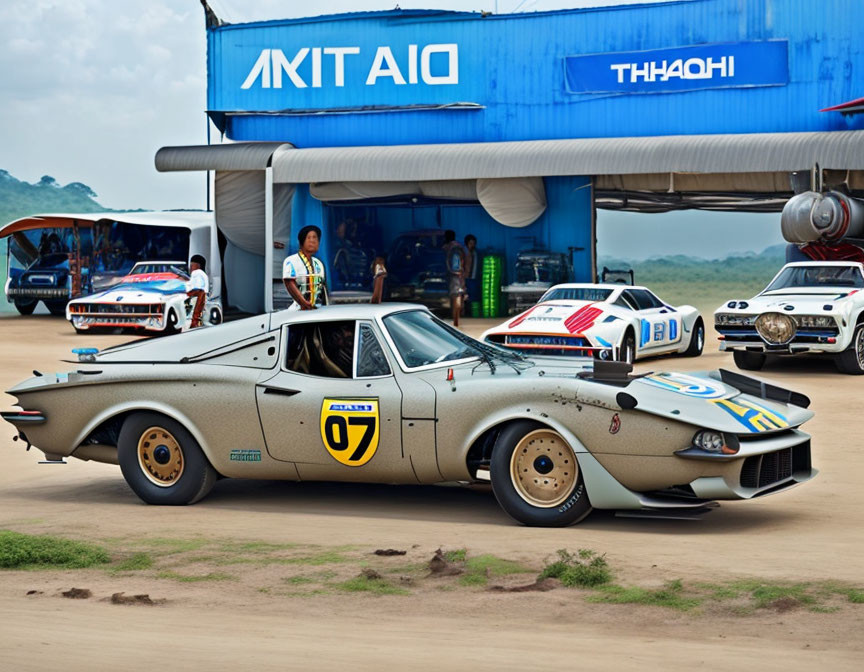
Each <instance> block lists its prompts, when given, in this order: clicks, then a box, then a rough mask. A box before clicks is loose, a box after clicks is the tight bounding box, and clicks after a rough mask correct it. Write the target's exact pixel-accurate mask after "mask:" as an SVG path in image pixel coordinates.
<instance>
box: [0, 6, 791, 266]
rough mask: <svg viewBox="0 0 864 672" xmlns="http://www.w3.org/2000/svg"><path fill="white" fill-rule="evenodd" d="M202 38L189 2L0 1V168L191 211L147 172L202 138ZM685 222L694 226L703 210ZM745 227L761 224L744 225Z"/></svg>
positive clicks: (195, 186) (671, 225) (753, 237)
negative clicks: (170, 149) (168, 150)
mask: <svg viewBox="0 0 864 672" xmlns="http://www.w3.org/2000/svg"><path fill="white" fill-rule="evenodd" d="M630 1H632V2H644V1H645V0H630ZM395 4H396V2H395V1H394V0H388V1H384V2H376V1H374V0H364V1H363V2H356V1H355V2H349V1H347V0H319V1H318V2H315V3H309V2H287V1H286V0H246V1H244V0H210V5H211V6H212V7H213V9H214V10H215V11H216V13H217V15H219V16H220V18H222V19H224V20H226V21H228V22H232V23H237V22H243V21H253V20H265V19H277V18H287V17H294V16H305V15H310V14H320V13H322V12H327V13H332V12H342V11H357V10H359V9H390V8H392V7H393V6H394V5H395ZM398 4H399V6H401V7H402V8H403V9H408V8H418V7H424V8H443V9H461V10H486V11H495V9H496V2H495V0H485V1H483V0H478V1H471V0H459V1H456V0H453V1H447V0H444V1H440V0H439V1H437V2H435V1H430V0H420V1H417V2H415V1H411V0H398ZM608 4H616V3H615V2H613V1H612V0H577V1H572V0H571V1H570V2H563V1H559V0H525V1H524V2H523V1H522V0H499V1H498V3H497V9H498V11H499V12H501V13H504V12H509V11H514V10H518V11H537V10H546V9H560V8H566V7H576V6H582V7H585V6H597V5H608ZM617 4H623V2H618V3H617ZM305 8H312V9H310V10H307V9H305ZM204 37H205V31H204V19H203V12H202V9H201V6H200V4H199V1H198V0H141V1H139V2H134V1H132V0H123V1H122V2H118V1H117V0H0V45H4V46H3V48H2V49H0V168H2V169H5V170H8V171H9V172H10V173H12V174H13V175H14V176H15V177H17V178H19V179H23V180H26V181H28V182H34V181H37V180H38V179H39V178H40V177H41V176H42V175H46V174H47V175H52V176H53V177H54V178H56V179H57V180H58V182H60V183H61V184H66V183H68V182H84V183H85V184H87V185H89V186H90V187H91V188H92V189H93V190H94V191H95V192H96V193H97V194H98V195H99V202H100V203H102V204H103V205H105V206H107V207H111V208H153V209H162V208H198V207H203V204H204V191H205V189H204V177H203V176H202V175H201V174H198V173H167V174H160V173H157V172H156V170H155V168H154V167H153V156H154V154H155V153H156V150H157V149H159V147H161V146H163V145H179V144H203V143H205V142H206V128H207V125H206V118H205V116H204V108H205V104H206V82H205V57H206V54H205V39H204ZM692 217H693V221H697V220H699V218H700V217H703V215H699V214H698V213H697V214H695V215H693V216H692ZM679 220H680V221H679ZM643 221H648V222H651V223H654V222H656V223H657V224H658V225H660V226H661V227H662V233H661V234H658V235H656V236H651V237H650V238H651V240H648V241H644V242H643V243H641V244H638V245H632V243H633V240H632V236H633V234H634V232H636V231H639V230H641V228H642V224H641V222H643ZM721 221H724V222H727V221H728V222H729V226H731V227H732V229H738V228H740V233H741V235H737V234H735V235H731V236H720V237H719V238H722V240H723V241H725V244H726V246H727V247H728V246H729V245H732V242H733V241H734V240H743V241H745V243H744V244H743V245H742V244H739V245H737V246H735V245H732V249H736V250H738V249H761V248H762V247H765V244H763V243H766V244H772V243H773V242H779V223H777V224H774V223H773V220H770V219H769V218H767V217H765V216H758V217H757V218H756V219H750V218H748V217H747V216H740V215H733V216H728V217H724V218H723V220H721ZM600 222H601V226H606V227H607V231H606V232H605V234H606V235H604V236H601V242H602V243H603V247H604V248H605V247H607V246H611V247H613V248H617V247H618V243H619V242H620V243H621V246H622V249H624V248H625V247H628V244H629V246H630V247H632V248H633V252H634V254H626V255H624V254H622V255H621V256H628V257H633V258H636V257H637V256H647V255H650V254H659V253H662V252H664V251H668V250H669V243H670V242H672V241H676V242H675V245H673V247H674V248H675V249H673V250H672V251H673V252H684V253H687V254H696V253H699V251H700V249H701V248H703V247H704V244H703V243H704V241H702V240H701V237H699V236H697V237H694V236H692V232H691V231H688V228H687V225H686V223H685V220H684V219H681V218H678V219H676V218H674V217H672V218H663V219H660V218H659V216H658V217H656V218H654V219H651V220H648V219H647V218H644V217H643V218H638V219H637V220H633V219H632V218H629V219H628V218H626V217H625V218H624V219H620V218H619V217H618V215H617V213H613V214H612V215H606V214H603V215H601V219H600ZM630 222H635V224H631V223H630ZM752 222H762V223H761V224H757V225H756V226H755V227H753V226H752V225H751V223H752ZM778 222H779V219H778ZM619 230H620V233H618V231H619ZM659 230H660V229H659V228H658V231H659ZM754 231H755V233H754ZM734 233H735V232H733V234H734ZM773 234H776V235H773ZM730 238H731V239H732V240H729V239H730ZM774 239H777V240H774ZM717 242H718V244H722V241H720V240H718V241H717ZM601 251H603V252H606V250H601ZM615 252H616V250H615V249H613V250H609V251H608V253H610V254H612V253H615ZM634 255H635V256H634Z"/></svg>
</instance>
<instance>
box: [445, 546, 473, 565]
mask: <svg viewBox="0 0 864 672" xmlns="http://www.w3.org/2000/svg"><path fill="white" fill-rule="evenodd" d="M467 557H468V550H467V549H465V548H457V549H456V550H454V551H444V559H445V560H446V561H447V562H465V558H467Z"/></svg>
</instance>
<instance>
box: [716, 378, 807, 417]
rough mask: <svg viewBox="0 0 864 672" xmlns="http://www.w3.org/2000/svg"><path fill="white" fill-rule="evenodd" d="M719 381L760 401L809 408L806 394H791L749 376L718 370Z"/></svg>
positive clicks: (789, 391) (784, 389)
mask: <svg viewBox="0 0 864 672" xmlns="http://www.w3.org/2000/svg"><path fill="white" fill-rule="evenodd" d="M720 380H721V381H723V382H724V383H726V384H727V385H731V386H732V387H737V388H738V389H739V390H741V391H742V392H744V393H746V394H752V395H753V396H755V397H759V398H761V399H771V400H773V401H781V402H783V403H784V404H792V405H794V406H800V407H801V408H808V407H809V406H810V397H808V396H807V395H806V394H801V393H800V392H793V391H792V390H787V389H786V388H784V387H778V386H777V385H772V384H771V383H766V382H765V381H764V380H759V379H758V378H751V377H750V376H745V375H742V374H740V373H735V372H734V371H728V370H726V369H720Z"/></svg>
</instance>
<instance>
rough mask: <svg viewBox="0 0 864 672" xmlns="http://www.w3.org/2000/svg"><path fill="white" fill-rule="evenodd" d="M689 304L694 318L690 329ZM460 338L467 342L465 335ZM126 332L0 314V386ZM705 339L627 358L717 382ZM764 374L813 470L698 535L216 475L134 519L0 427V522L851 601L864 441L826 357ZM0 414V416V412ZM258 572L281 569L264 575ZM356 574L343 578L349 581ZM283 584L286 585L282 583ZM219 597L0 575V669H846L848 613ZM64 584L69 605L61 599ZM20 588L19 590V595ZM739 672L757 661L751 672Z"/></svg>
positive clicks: (862, 582) (496, 598) (472, 503)
mask: <svg viewBox="0 0 864 672" xmlns="http://www.w3.org/2000/svg"><path fill="white" fill-rule="evenodd" d="M705 308H706V310H705V311H703V314H706V315H710V311H709V310H707V309H708V307H707V306H706V307H705ZM465 328H466V330H467V331H469V332H470V333H474V334H479V332H480V331H482V329H483V328H485V326H484V324H483V323H482V321H479V320H473V321H471V320H469V321H466V325H465ZM123 340H128V337H127V336H113V335H106V336H94V337H76V336H75V335H74V334H73V333H71V328H70V327H69V326H68V324H67V323H66V322H65V321H63V320H62V319H57V318H51V317H49V316H33V317H30V318H20V317H18V316H12V315H3V316H0V384H2V386H3V389H7V388H8V387H9V386H11V385H12V384H13V383H15V382H17V381H19V380H21V379H23V378H26V377H28V376H29V375H31V373H30V372H31V370H32V369H34V368H35V369H40V370H43V371H54V370H65V369H66V368H67V365H65V364H62V363H60V362H59V360H60V359H65V358H70V357H71V353H70V349H71V348H72V347H75V346H80V345H82V344H86V345H95V346H98V347H104V346H107V345H109V344H114V343H118V342H121V341H123ZM715 344H716V341H715V340H714V339H713V334H709V340H708V346H707V348H706V353H705V355H703V357H701V358H698V359H664V360H655V361H649V362H643V363H640V364H638V365H637V369H638V370H642V371H644V370H666V369H673V368H674V369H678V370H700V369H713V368H719V367H728V368H734V365H733V364H732V361H731V357H730V356H727V355H725V354H721V353H719V352H718V351H717V348H716V345H715ZM763 375H764V376H767V377H769V378H773V379H775V380H777V381H778V382H779V383H781V384H783V385H785V386H787V387H792V388H793V389H796V390H799V391H801V392H804V393H805V394H808V395H810V396H811V398H812V399H813V406H812V408H813V409H814V410H815V411H816V417H815V418H814V419H813V420H812V421H811V422H810V423H808V425H807V426H806V427H805V429H807V430H808V431H809V432H810V433H811V434H813V436H814V443H813V446H814V457H813V459H814V464H815V465H816V467H817V468H819V469H820V471H821V473H820V475H819V477H818V478H817V479H816V480H814V481H813V482H811V483H809V484H805V485H804V486H802V487H800V488H796V489H794V490H792V491H789V492H786V493H782V494H780V495H777V496H773V497H768V498H765V499H762V500H758V501H751V502H740V503H730V504H726V505H724V506H723V507H721V508H720V509H719V510H717V511H715V512H712V513H711V514H710V515H708V516H706V517H705V518H704V519H702V520H700V521H686V522H684V521H654V520H634V519H626V518H617V517H615V516H614V515H612V514H610V513H597V512H595V513H594V514H593V515H592V516H591V517H589V519H587V520H586V521H585V522H583V523H582V524H580V525H578V526H576V527H571V528H566V529H554V530H548V529H529V528H522V527H518V526H515V525H514V524H513V523H512V522H511V521H510V520H509V519H508V518H507V517H506V516H505V515H504V514H503V513H502V512H501V511H500V510H499V508H498V506H497V504H496V503H495V501H494V499H493V498H492V496H491V495H490V494H489V493H488V492H483V491H482V490H469V489H461V488H451V487H372V486H360V485H335V484H315V483H303V484H290V483H271V482H262V481H246V482H239V481H236V482H235V481H221V482H220V483H218V484H217V486H216V488H215V489H214V491H213V493H212V494H211V495H210V496H209V497H208V498H207V499H206V500H205V501H203V502H201V503H199V504H197V505H195V506H192V507H185V508H170V509H169V508H164V509H163V508H156V507H148V506H146V505H143V504H142V503H140V501H139V500H138V499H137V498H136V497H135V496H134V495H133V494H132V493H131V491H129V490H128V488H127V487H126V485H125V483H124V481H123V479H122V476H121V474H120V471H119V469H118V468H116V467H111V466H108V465H99V464H93V463H82V462H78V461H75V460H73V461H70V463H69V464H67V465H39V464H37V462H38V460H39V459H40V458H41V457H42V455H41V453H38V452H37V451H31V452H29V453H25V452H24V450H23V447H22V446H21V444H20V442H18V443H13V442H12V440H11V438H12V435H13V431H12V428H11V426H9V425H5V424H4V426H2V427H0V529H12V530H16V531H21V532H31V533H41V532H50V533H54V534H61V535H63V536H69V537H74V538H80V539H90V540H95V541H100V540H108V539H118V538H119V539H133V538H137V537H160V538H190V537H196V538H213V539H216V538H218V539H230V540H235V541H236V540H250V541H262V540H264V541H268V542H272V543H293V544H307V545H313V544H318V545H330V546H336V545H351V546H352V547H353V548H355V549H359V550H358V551H357V552H359V553H369V552H371V550H373V549H375V548H386V547H393V548H401V549H406V548H407V549H412V550H411V553H412V554H413V555H414V556H416V557H417V558H421V557H429V556H430V555H431V553H432V552H433V551H434V549H435V548H437V547H439V546H443V547H445V548H460V547H466V548H468V550H469V552H470V553H475V554H480V553H491V554H495V555H497V556H500V557H504V558H510V559H513V560H518V561H521V562H524V563H526V564H528V565H529V566H532V567H534V566H536V567H539V566H540V565H541V564H542V561H543V558H545V557H549V556H551V555H552V554H553V553H554V551H555V550H556V549H558V548H570V549H573V550H575V549H577V548H592V549H595V550H596V551H598V552H601V553H606V554H607V558H608V559H609V562H610V564H611V565H612V566H613V568H614V569H615V571H616V580H619V581H621V582H623V583H633V584H639V585H643V586H660V585H662V584H663V582H665V581H668V580H672V579H677V578H681V579H684V580H685V581H713V582H721V581H726V580H734V579H736V578H741V577H754V578H760V579H765V580H772V581H786V580H790V581H823V580H832V579H836V580H840V581H847V582H850V583H853V584H856V585H858V586H864V560H862V558H864V534H862V532H861V529H862V528H861V523H860V510H861V509H862V508H864V488H862V487H861V485H860V484H861V483H862V482H864V441H862V439H861V437H860V433H859V432H858V431H857V429H858V424H857V423H856V419H857V417H858V416H857V413H858V408H857V407H858V404H859V400H860V399H861V386H862V384H864V380H861V379H860V378H855V377H851V376H842V375H840V374H838V373H836V372H835V370H834V368H833V365H832V364H831V363H830V362H828V361H800V360H796V361H795V362H786V363H781V364H778V365H776V366H772V367H770V368H768V369H766V370H765V371H764V372H763ZM4 399H5V401H4V402H3V406H4V407H8V406H9V405H10V404H11V399H10V398H9V397H4ZM269 571H271V572H276V573H278V572H279V571H283V572H284V571H285V570H284V568H276V569H272V570H269ZM352 571H356V570H352ZM289 573H290V572H289ZM250 577H251V578H249V579H248V580H247V579H243V580H240V581H238V582H236V583H231V584H227V587H226V584H224V583H218V582H201V583H178V582H174V581H167V580H164V579H162V580H159V579H155V578H152V577H150V578H148V577H147V576H140V575H136V574H134V573H133V574H125V575H124V574H120V575H113V574H110V573H106V572H102V571H94V570H86V571H77V572H48V573H46V572H3V573H0V651H3V655H2V658H3V659H4V664H3V665H2V667H3V668H5V669H15V670H27V669H34V670H36V669H40V670H41V669H49V668H50V669H56V668H58V667H61V666H62V668H64V669H67V670H79V669H80V670H93V669H117V668H122V669H144V668H145V667H146V668H152V666H153V664H154V663H156V664H158V663H159V662H161V661H164V660H170V661H171V664H172V666H176V667H178V668H181V669H182V668H190V669H191V668H193V667H195V668H204V667H207V668H209V669H237V668H238V667H241V666H242V667H243V668H251V667H253V666H254V667H255V668H257V669H277V668H278V669H300V668H309V667H310V666H312V665H316V664H318V665H320V664H322V663H323V664H325V665H328V666H331V665H340V664H341V666H342V667H344V668H347V669H364V670H365V669H380V668H382V667H385V666H388V667H389V666H394V665H400V666H405V667H408V668H411V669H425V668H431V667H442V668H444V669H463V668H469V667H470V668H473V669H501V668H515V667H523V668H525V667H527V668H529V669H539V668H549V667H552V666H553V665H560V664H561V663H562V662H564V663H565V664H567V665H573V664H576V663H577V662H578V664H579V666H580V667H583V668H587V669H606V668H613V667H614V668H616V669H623V670H630V669H634V670H635V669H645V668H646V667H647V668H649V669H650V668H652V667H659V666H660V665H663V666H664V667H666V668H667V669H685V668H692V667H693V666H694V665H701V666H703V667H705V668H708V669H719V668H721V667H722V668H724V669H728V668H730V667H732V666H734V665H736V664H740V665H742V666H744V665H748V666H752V665H753V664H754V663H756V664H758V665H759V667H760V668H764V669H778V670H779V669H786V670H788V669H805V668H812V667H815V666H818V665H822V666H825V665H828V666H830V667H832V668H833V669H838V670H839V669H858V665H857V664H856V663H855V661H856V660H857V661H859V664H860V660H861V656H862V654H864V642H862V638H861V636H860V633H861V631H862V625H864V606H855V605H852V606H849V607H844V608H843V609H841V611H839V612H837V613H833V614H816V613H811V612H809V611H806V610H796V611H793V612H787V613H782V614H781V613H777V612H775V611H770V610H760V611H759V612H758V613H755V614H751V615H748V616H744V617H736V616H734V615H732V614H730V613H726V612H720V611H710V610H709V611H708V612H707V613H706V612H687V613H680V612H674V611H671V610H668V609H662V608H657V607H633V606H613V605H594V604H588V603H586V602H585V600H584V596H583V595H581V594H580V593H579V592H578V591H568V590H564V589H559V590H555V591H552V592H549V593H542V594H535V593H526V594H492V593H489V592H487V591H484V590H481V589H473V590H454V591H450V590H438V589H436V587H435V586H426V584H424V586H423V587H420V588H419V589H418V590H417V591H416V592H415V593H414V596H413V597H404V596H381V597H375V596H370V595H360V594H357V595H355V594H349V595H333V594H322V595H310V596H296V595H293V596H292V595H290V594H264V593H262V592H260V590H259V589H256V587H255V586H256V585H258V586H260V585H262V584H261V582H262V581H265V582H266V581H267V580H270V579H273V580H278V577H276V575H275V574H274V575H273V576H270V577H269V578H268V576H267V575H250ZM71 586H77V587H86V588H89V589H91V590H92V591H93V593H94V597H93V598H92V599H90V600H80V601H79V600H66V599H62V598H60V597H58V595H59V591H61V590H67V589H68V588H70V587H71ZM28 590H39V591H41V594H36V595H32V596H27V595H26V592H27V591H28ZM118 591H126V592H127V593H128V594H132V593H138V592H144V593H148V594H150V595H151V597H153V598H156V599H167V603H166V604H164V605H162V606H158V607H142V606H117V605H112V604H110V603H104V602H102V601H100V600H101V598H105V597H108V596H110V595H111V594H112V593H114V592H118ZM757 661H758V662H757Z"/></svg>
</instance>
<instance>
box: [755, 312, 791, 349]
mask: <svg viewBox="0 0 864 672" xmlns="http://www.w3.org/2000/svg"><path fill="white" fill-rule="evenodd" d="M796 329H797V325H796V324H795V320H794V319H792V317H791V316H789V315H784V314H783V313H762V314H761V315H760V316H759V317H758V318H757V319H756V331H758V332H759V335H760V336H761V337H762V338H763V339H765V342H766V343H769V344H771V345H786V344H787V343H788V342H789V341H791V340H792V339H793V338H794V337H795V331H796Z"/></svg>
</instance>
